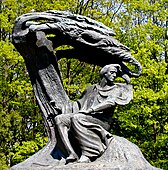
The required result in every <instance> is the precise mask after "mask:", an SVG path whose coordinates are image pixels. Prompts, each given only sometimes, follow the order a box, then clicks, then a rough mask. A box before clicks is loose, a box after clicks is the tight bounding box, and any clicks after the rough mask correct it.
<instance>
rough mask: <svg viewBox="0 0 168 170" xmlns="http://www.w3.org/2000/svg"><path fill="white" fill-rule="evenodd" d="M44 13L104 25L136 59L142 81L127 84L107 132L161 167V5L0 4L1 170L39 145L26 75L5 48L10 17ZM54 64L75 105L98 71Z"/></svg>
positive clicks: (127, 0) (46, 0)
mask: <svg viewBox="0 0 168 170" xmlns="http://www.w3.org/2000/svg"><path fill="white" fill-rule="evenodd" d="M50 9H55V10H68V11H71V12H72V13H75V14H81V15H85V16H88V17H91V18H93V19H95V20H97V21H100V22H103V23H104V24H105V25H107V26H109V27H112V28H113V29H114V31H115V33H116V39H118V40H119V41H120V42H121V43H123V44H125V45H126V46H128V47H129V48H130V49H131V51H132V54H133V55H134V57H135V58H136V59H137V60H139V61H140V62H141V64H142V65H143V73H142V76H141V77H139V78H138V79H132V84H133V85H134V100H133V101H132V103H130V104H129V105H128V106H125V107H122V108H118V109H117V111H116V113H115V115H114V118H113V120H114V123H113V125H112V130H111V132H112V133H113V134H116V135H119V136H123V137H126V138H127V139H129V140H131V141H132V142H134V143H135V144H137V145H138V146H139V147H140V148H141V150H142V152H143V154H144V155H145V157H146V158H147V159H148V160H149V162H150V163H151V164H153V165H154V166H157V167H161V168H163V169H167V168H168V165H167V164H168V162H167V160H168V159H166V155H167V153H166V151H167V150H168V148H167V143H166V141H167V140H168V136H167V135H166V133H167V132H168V123H167V107H168V94H167V93H168V86H167V85H168V78H167V73H168V69H167V63H168V56H167V48H168V47H167V46H168V33H167V29H168V21H167V20H168V19H167V18H166V16H168V11H167V9H168V2H167V0H107V1H105V0H68V1H67V0H66V1H65V0H43V1H39V0H2V1H1V9H0V10H1V13H0V18H1V25H0V39H1V42H0V49H1V50H0V77H1V78H0V84H1V92H0V134H1V135H0V167H2V169H6V168H7V166H12V165H14V164H16V163H18V162H20V161H23V160H24V159H26V158H27V157H29V156H30V155H32V154H33V153H35V152H36V151H37V150H39V149H40V148H41V147H43V145H45V143H46V142H47V138H46V134H45V131H44V125H43V120H42V118H41V116H40V115H41V114H40V111H39V109H38V107H37V105H36V100H35V98H34V95H33V93H32V87H31V84H30V80H29V76H28V75H27V71H26V68H25V65H24V62H23V59H22V57H21V56H20V55H19V54H18V52H17V51H16V50H15V49H14V47H13V45H12V43H11V34H12V28H13V24H14V20H15V19H16V17H18V16H20V15H22V14H24V13H27V12H33V11H35V12H38V11H46V10H50ZM59 48H61V49H63V48H71V47H68V46H64V47H59ZM56 50H59V49H56ZM59 63H60V69H61V71H62V79H63V84H64V87H65V90H66V92H67V94H68V95H69V97H70V99H71V100H76V99H77V98H78V97H79V96H80V94H81V92H82V91H83V90H84V89H85V87H86V86H88V85H89V84H92V83H97V82H99V74H98V73H99V70H100V67H98V66H94V65H89V64H87V63H84V62H80V61H78V60H75V59H61V60H60V61H59ZM132 69H134V68H132Z"/></svg>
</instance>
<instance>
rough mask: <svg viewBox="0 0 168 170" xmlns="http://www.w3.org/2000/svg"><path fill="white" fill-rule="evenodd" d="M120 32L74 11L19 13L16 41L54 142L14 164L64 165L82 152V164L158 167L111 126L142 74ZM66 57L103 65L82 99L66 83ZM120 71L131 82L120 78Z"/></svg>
mask: <svg viewBox="0 0 168 170" xmlns="http://www.w3.org/2000/svg"><path fill="white" fill-rule="evenodd" d="M114 35H115V33H114V32H113V30H112V29H110V28H108V27H106V26H105V25H103V24H102V23H99V22H96V21H95V20H92V19H90V18H88V17H85V16H81V15H74V14H71V13H69V12H61V11H54V10H53V11H47V12H40V13H27V14H24V15H22V16H21V17H19V18H17V19H16V21H15V25H14V29H13V44H14V45H15V47H16V49H17V50H18V51H19V52H20V54H21V55H22V56H23V58H24V60H25V63H26V66H27V69H28V72H29V76H30V79H31V83H32V86H33V89H34V92H35V96H36V98H37V101H38V104H39V107H40V109H41V111H42V115H43V118H44V122H45V127H46V130H47V133H48V137H49V142H48V144H47V145H46V146H45V147H44V148H43V149H42V150H40V151H39V152H38V153H36V154H35V155H33V156H32V157H30V158H29V159H28V160H26V161H25V162H23V163H21V164H18V165H16V166H14V167H12V168H11V169H19V168H26V167H27V168H29V167H30V169H31V168H32V169H33V168H36V167H38V168H41V169H42V168H44V167H48V168H50V167H51V166H52V167H53V166H55V168H59V169H60V168H63V167H58V165H64V164H68V163H69V162H75V161H78V157H79V158H80V159H79V161H78V162H79V163H83V162H85V163H86V162H87V163H88V164H87V166H86V165H83V164H78V165H79V167H78V168H81V166H82V167H83V168H88V167H89V166H92V164H91V163H89V162H90V161H91V162H93V163H94V162H96V163H98V162H99V163H100V166H107V167H110V168H116V167H119V168H120V169H126V168H133V169H136V168H141V169H156V168H154V167H152V166H151V165H150V164H149V163H148V162H147V161H146V160H145V158H144V157H143V155H142V154H141V152H140V150H139V149H138V148H137V146H135V145H134V144H132V143H131V142H129V141H127V140H126V139H123V138H120V137H117V136H112V135H111V134H110V133H109V132H108V131H107V130H109V129H110V124H111V123H113V122H111V121H110V119H111V117H112V114H113V112H114V108H115V106H116V105H117V104H118V105H126V104H128V103H129V102H130V100H131V99H132V86H131V85H130V78H131V77H138V76H139V75H140V74H141V71H142V68H141V65H140V63H139V62H138V61H137V60H136V59H135V58H134V57H133V56H132V55H131V53H130V50H129V49H128V48H127V47H126V46H124V45H123V44H121V43H119V42H118V41H117V40H116V39H114V38H113V36H114ZM62 45H70V46H72V47H73V48H70V49H66V50H60V51H57V52H56V54H55V53H54V49H55V48H57V47H59V46H62ZM61 58H76V59H79V60H80V61H84V62H87V63H90V64H94V65H99V66H101V67H103V68H102V70H101V72H100V73H101V75H102V81H101V82H100V84H99V85H94V86H91V87H88V88H87V89H86V91H85V92H84V95H83V97H82V98H81V99H80V100H78V101H76V102H71V101H70V100H69V97H68V95H67V94H66V92H65V90H64V88H63V86H62V80H61V73H60V71H59V67H58V63H57V61H58V60H59V59H61ZM125 63H129V64H132V65H134V66H135V68H134V69H135V70H137V71H131V70H130V69H129V68H128V67H127V66H126V64H125ZM117 76H119V77H122V78H123V79H124V80H125V81H126V83H121V84H114V83H113V81H114V79H115V78H116V77H117ZM77 143H78V144H79V145H77ZM78 165H77V166H78ZM71 166H72V167H71V168H73V164H72V165H71ZM74 166H75V165H74ZM94 168H95V169H96V168H97V167H96V164H94Z"/></svg>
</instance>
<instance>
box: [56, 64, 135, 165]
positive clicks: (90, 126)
mask: <svg viewBox="0 0 168 170" xmlns="http://www.w3.org/2000/svg"><path fill="white" fill-rule="evenodd" d="M121 73H122V70H121V67H120V65H119V64H110V65H106V66H105V67H103V68H102V70H101V72H100V74H101V75H102V80H101V82H100V84H96V85H93V86H89V87H87V88H86V90H85V91H84V94H83V96H82V97H81V99H79V100H78V101H77V102H76V103H75V104H77V106H78V109H79V111H78V112H77V113H76V112H75V113H70V114H61V115H58V116H56V117H55V121H56V128H57V129H58V133H59V135H60V138H61V139H62V142H63V143H64V146H65V148H66V150H67V152H68V154H69V156H68V157H67V158H66V162H67V163H68V162H73V161H76V160H77V159H78V155H77V154H76V153H75V151H74V149H73V147H72V146H71V143H70V141H69V137H68V130H70V129H71V130H72V131H73V135H74V136H75V137H76V139H77V140H78V142H79V148H80V149H81V155H80V159H79V160H78V162H90V159H94V158H96V157H98V156H100V155H102V154H103V153H104V151H105V149H106V148H107V147H108V144H109V141H110V139H111V138H112V135H111V134H110V133H108V132H107V131H108V130H109V129H110V124H111V123H112V122H111V120H112V115H113V112H114V109H115V106H116V105H117V104H118V105H125V104H128V103H129V102H130V100H131V99H132V97H133V95H132V86H131V85H128V84H121V83H120V84H114V79H115V78H116V77H117V76H119V75H121Z"/></svg>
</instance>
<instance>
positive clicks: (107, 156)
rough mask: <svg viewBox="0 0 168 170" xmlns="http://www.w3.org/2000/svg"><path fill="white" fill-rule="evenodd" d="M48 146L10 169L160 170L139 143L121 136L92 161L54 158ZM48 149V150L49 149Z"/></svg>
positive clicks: (113, 140) (114, 138) (115, 137)
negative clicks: (147, 156) (67, 161)
mask: <svg viewBox="0 0 168 170" xmlns="http://www.w3.org/2000/svg"><path fill="white" fill-rule="evenodd" d="M51 148H52V147H51V145H50V147H49V145H48V146H46V147H45V148H43V149H42V150H40V151H39V152H38V153H36V154H35V155H33V156H31V157H30V158H28V159H27V160H25V161H24V162H22V163H19V164H17V165H15V166H13V167H11V168H10V170H69V169H74V170H81V169H82V170H159V169H158V168H156V167H153V166H152V165H151V164H150V163H149V162H148V161H147V160H146V159H145V158H144V156H143V155H142V153H141V151H140V149H139V148H138V146H137V145H135V144H133V143H132V142H130V141H128V140H127V139H125V138H123V137H119V136H115V135H114V137H113V139H112V141H111V142H110V145H109V147H108V148H107V150H106V151H105V152H104V154H103V155H102V156H101V157H99V158H98V159H97V160H96V161H94V162H91V163H69V164H67V165H65V159H64V158H62V159H61V160H58V159H54V158H53V157H52V156H51V154H49V153H51V152H50V150H51ZM47 150H48V151H47Z"/></svg>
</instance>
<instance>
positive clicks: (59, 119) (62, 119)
mask: <svg viewBox="0 0 168 170" xmlns="http://www.w3.org/2000/svg"><path fill="white" fill-rule="evenodd" d="M72 116H73V114H61V115H58V116H56V118H55V122H56V128H57V131H58V133H59V136H60V138H61V140H62V142H63V144H64V147H65V149H66V151H67V153H68V155H69V156H68V157H67V158H66V163H69V162H74V161H76V160H77V159H78V156H77V154H76V153H75V151H74V149H73V147H72V145H71V143H70V140H69V137H68V131H69V130H70V126H71V117H72Z"/></svg>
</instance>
